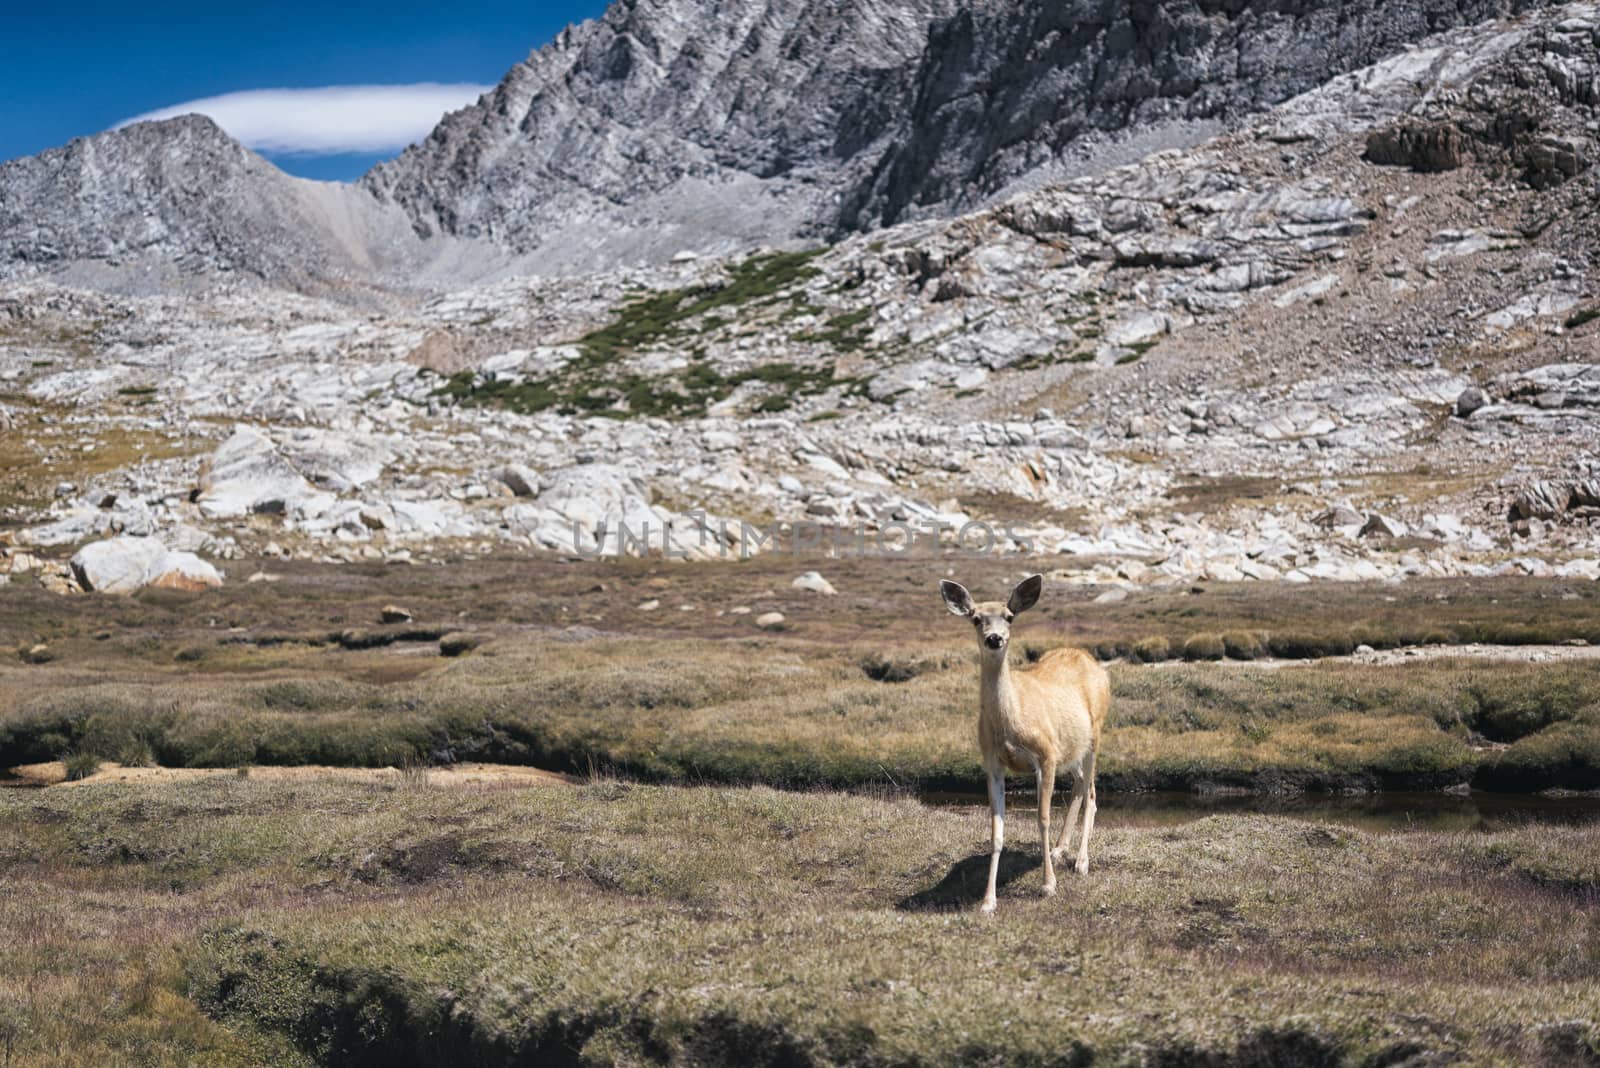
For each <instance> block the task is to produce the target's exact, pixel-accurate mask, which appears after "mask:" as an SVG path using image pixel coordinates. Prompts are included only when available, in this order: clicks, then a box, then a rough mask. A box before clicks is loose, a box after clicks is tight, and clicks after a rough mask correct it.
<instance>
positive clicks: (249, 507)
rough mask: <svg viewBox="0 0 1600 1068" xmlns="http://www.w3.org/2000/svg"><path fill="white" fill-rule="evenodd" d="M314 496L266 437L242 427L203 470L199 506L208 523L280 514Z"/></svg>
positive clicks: (219, 447)
mask: <svg viewBox="0 0 1600 1068" xmlns="http://www.w3.org/2000/svg"><path fill="white" fill-rule="evenodd" d="M314 492H316V491H315V488H314V487H313V486H312V485H311V483H309V482H307V481H306V480H305V479H304V478H302V477H301V475H300V472H299V471H297V470H296V469H295V467H294V465H293V464H291V463H290V462H289V461H288V460H287V459H285V458H284V457H283V455H282V454H280V453H279V452H278V450H277V448H276V447H275V446H274V445H273V444H272V439H271V438H269V437H267V436H266V435H265V434H263V433H261V432H260V431H259V430H255V429H252V428H251V427H247V426H241V427H239V428H238V429H237V430H235V431H234V432H233V436H232V437H230V438H229V439H228V440H227V441H224V442H223V443H222V444H221V445H219V446H217V451H216V452H214V453H212V454H211V456H210V457H209V458H208V459H207V460H206V462H205V464H204V465H203V466H202V468H201V471H200V496H199V499H198V503H199V505H200V511H201V513H202V514H204V515H206V516H208V517H210V518H212V519H233V518H237V517H239V516H244V515H248V514H250V513H251V512H263V513H272V514H281V513H283V512H287V511H288V510H289V509H290V508H291V507H292V506H293V505H294V503H295V502H296V501H298V500H300V499H302V498H304V497H307V496H309V495H311V494H312V493H314Z"/></svg>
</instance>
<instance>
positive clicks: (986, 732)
mask: <svg viewBox="0 0 1600 1068" xmlns="http://www.w3.org/2000/svg"><path fill="white" fill-rule="evenodd" d="M939 589H940V593H941V594H942V595H943V597H944V603H945V606H946V607H947V608H949V609H950V611H951V612H953V613H954V614H956V615H958V616H964V617H966V618H967V619H969V620H971V621H972V625H973V629H974V630H975V631H976V632H977V637H978V656H979V662H980V665H981V668H980V672H979V689H978V748H979V751H980V752H981V753H982V756H983V770H984V773H985V775H986V776H987V777H988V785H989V814H990V829H991V836H990V852H989V886H988V889H987V890H986V891H985V892H984V895H983V903H982V904H981V905H980V906H979V910H980V911H982V912H985V913H989V912H993V911H994V909H995V881H996V879H997V878H998V877H999V873H1000V852H1001V850H1002V849H1003V848H1004V847H1005V838H1006V772H1008V771H1011V772H1016V773H1018V774H1025V773H1027V772H1030V771H1031V772H1033V775H1034V778H1035V780H1036V781H1037V782H1038V786H1039V842H1040V849H1041V851H1042V852H1043V853H1044V893H1045V895H1046V896H1050V895H1052V894H1054V893H1055V892H1056V872H1055V864H1054V861H1055V860H1057V859H1061V858H1064V857H1066V855H1067V850H1068V847H1069V846H1070V845H1071V843H1072V827H1073V824H1074V823H1075V822H1076V821H1077V819H1078V814H1079V812H1080V810H1081V811H1082V814H1083V834H1082V836H1081V837H1080V838H1079V840H1078V855H1077V860H1076V865H1075V866H1076V868H1077V871H1078V874H1079V875H1083V874H1087V873H1088V871H1089V836H1090V834H1091V833H1092V832H1093V831H1094V814H1095V808H1096V805H1095V790H1094V762H1095V755H1096V754H1097V753H1098V752H1099V750H1100V731H1101V728H1102V727H1103V726H1104V725H1105V721H1106V713H1107V711H1108V710H1109V709H1110V707H1111V683H1110V680H1109V679H1108V678H1107V677H1106V672H1105V669H1104V668H1102V667H1101V666H1100V665H1099V664H1098V663H1096V662H1095V659H1094V657H1092V656H1090V655H1089V654H1088V653H1086V652H1084V651H1083V650H1082V649H1072V648H1062V649H1052V650H1050V651H1049V652H1047V653H1045V654H1044V656H1042V657H1040V658H1039V661H1038V662H1037V663H1036V664H1034V665H1033V666H1032V667H1029V668H1021V669H1018V670H1016V671H1013V670H1012V669H1011V665H1010V663H1009V662H1008V660H1007V651H1008V647H1009V646H1010V644H1011V623H1012V621H1013V620H1015V619H1016V617H1017V616H1018V615H1020V614H1022V613H1023V612H1026V611H1027V610H1028V609H1030V608H1032V607H1033V606H1034V605H1035V604H1037V603H1038V601H1039V595H1040V593H1041V592H1043V589H1044V579H1043V577H1042V576H1039V575H1029V576H1028V577H1027V578H1025V579H1023V580H1022V581H1021V582H1020V583H1018V584H1017V587H1016V588H1015V589H1014V590H1012V591H1011V596H1010V598H1009V599H1008V600H1006V601H1004V602H1000V601H984V602H981V603H974V602H973V600H972V595H971V594H970V593H968V592H967V589H966V587H965V586H962V585H961V584H960V583H959V582H952V581H950V580H949V579H945V580H943V581H942V582H940V584H939ZM1058 771H1069V772H1071V773H1072V775H1073V780H1074V781H1073V788H1072V801H1071V803H1070V804H1069V805H1068V806H1067V819H1066V822H1065V823H1064V824H1062V826H1061V835H1060V837H1059V838H1058V839H1057V840H1056V847H1055V850H1054V851H1052V850H1051V849H1050V797H1051V794H1052V793H1053V792H1054V790H1055V783H1056V773H1057V772H1058Z"/></svg>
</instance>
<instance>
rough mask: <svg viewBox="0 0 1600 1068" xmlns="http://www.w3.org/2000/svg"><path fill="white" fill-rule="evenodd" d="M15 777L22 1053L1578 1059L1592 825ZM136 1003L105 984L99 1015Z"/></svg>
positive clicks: (10, 803)
mask: <svg viewBox="0 0 1600 1068" xmlns="http://www.w3.org/2000/svg"><path fill="white" fill-rule="evenodd" d="M444 779H445V776H444V774H442V773H435V774H434V776H433V778H432V779H431V780H430V779H428V778H426V777H417V778H414V779H412V780H409V781H408V783H407V785H404V786H401V787H398V788H395V787H379V786H370V785H368V786H362V785H358V784H349V783H333V782H320V783H309V784H294V785H289V784H281V783H262V782H254V781H252V780H250V779H248V778H243V779H241V778H236V777H229V778H223V779H217V780H209V781H205V782H194V783H185V784H180V785H173V786H164V787H139V788H131V787H109V786H87V787H75V788H61V789H52V790H48V791H37V792H30V793H27V794H20V793H19V792H7V793H0V887H3V888H4V890H5V893H3V894H0V912H3V913H4V916H5V920H6V922H7V925H8V929H10V930H13V931H17V932H19V937H17V938H14V939H8V940H7V942H6V943H5V944H4V945H3V946H0V1006H3V1007H4V1009H3V1011H4V1013H6V1014H8V1015H5V1016H0V1019H9V1020H10V1021H12V1023H10V1024H9V1025H8V1026H9V1027H10V1028H11V1033H12V1035H13V1044H14V1047H15V1056H16V1057H17V1059H18V1063H27V1064H40V1065H50V1064H56V1065H78V1064H98V1063H109V1062H111V1061H113V1060H119V1059H120V1060H123V1061H137V1062H139V1063H153V1064H180V1063H194V1062H196V1061H199V1060H203V1061H205V1062H206V1063H217V1064H227V1063H239V1064H243V1063H252V1064H260V1063H281V1064H299V1063H305V1062H307V1061H311V1060H314V1061H315V1062H316V1063H324V1064H386V1065H432V1064H439V1065H443V1064H452V1065H457V1064H475V1065H496V1064H510V1063H530V1062H540V1063H543V1062H558V1063H685V1062H693V1063H783V1064H830V1063H847V1062H848V1063H871V1064H957V1063H962V1064H966V1063H1008V1064H1045V1063H1049V1064H1062V1063H1070V1064H1088V1063H1091V1062H1093V1063H1096V1064H1121V1063H1143V1064H1148V1063H1219V1064H1220V1063H1237V1062H1248V1063H1263V1064H1265V1063H1295V1064H1345V1063H1349V1064H1360V1063H1368V1064H1378V1063H1399V1062H1401V1061H1403V1060H1407V1059H1408V1058H1409V1059H1412V1060H1415V1061H1416V1062H1418V1063H1443V1062H1450V1063H1507V1062H1515V1063H1550V1064H1566V1063H1585V1061H1584V1060H1583V1058H1584V1057H1592V1056H1594V1051H1595V1050H1596V1048H1597V1047H1600V1011H1597V1006H1600V985H1597V982H1596V978H1595V977H1596V975H1597V974H1600V941H1597V933H1600V914H1597V911H1596V910H1597V908H1600V869H1597V868H1596V866H1595V860H1594V858H1595V857H1596V856H1597V855H1600V848H1597V847H1600V830H1596V829H1587V830H1552V829H1549V828H1529V829H1525V830H1518V831H1511V832H1504V833H1499V834H1493V835H1481V836H1460V835H1442V834H1425V833H1417V834H1396V835H1368V834H1363V833H1360V832H1355V831H1350V830H1346V829H1341V828H1336V827H1326V826H1316V825H1310V824H1304V823H1298V822H1295V821H1292V820H1284V819H1272V818H1265V817H1249V816H1217V817H1209V818H1206V819H1203V820H1200V821H1197V822H1194V823H1191V824H1187V825H1183V826H1180V827H1168V828H1144V829H1133V828H1119V827H1116V826H1114V825H1113V826H1109V827H1106V828H1104V829H1102V831H1101V832H1100V833H1099V834H1098V835H1097V839H1096V841H1097V847H1096V850H1095V864H1094V867H1093V869H1092V870H1091V872H1090V874H1089V875H1088V876H1086V877H1078V876H1073V875H1070V874H1069V875H1068V876H1067V877H1065V879H1064V881H1063V885H1062V892H1061V894H1060V895H1059V896H1057V897H1056V898H1053V899H1045V898H1042V897H1041V896H1040V895H1039V889H1038V887H1039V873H1038V871H1037V865H1038V855H1037V852H1036V848H1035V843H1034V842H1033V840H1032V838H1031V830H1030V829H1028V828H1025V827H1023V826H1021V824H1023V823H1025V822H1026V821H1025V820H1018V821H1016V823H1017V826H1016V827H1015V831H1016V835H1015V837H1014V839H1013V841H1014V843H1015V848H1013V849H1011V850H1009V851H1008V853H1007V855H1006V861H1005V864H1004V866H1003V869H1002V870H1003V876H1004V884H1005V885H1004V886H1003V889H1002V893H1001V908H1000V912H999V914H998V915H997V916H995V917H993V918H991V919H988V920H985V919H983V918H981V917H978V916H976V915H973V914H971V913H970V912H969V911H967V910H968V908H969V907H970V905H971V904H972V903H973V902H974V901H975V899H976V897H977V895H978V894H979V893H981V880H982V877H983V870H982V869H983V866H984V857H983V854H982V850H983V849H984V848H985V847H984V844H983V841H984V833H985V832H984V828H983V826H982V822H983V821H982V820H980V819H979V818H977V817H975V816H974V815H972V814H969V813H959V812H951V811H944V810H932V809H926V808H923V807H922V806H919V805H917V804H915V803H912V802H909V801H901V800H893V799H884V798H870V797H859V796H844V795H819V794H811V795H807V794H794V793H778V792H773V791H770V790H767V789H763V788H755V789H711V788H705V789H674V788H664V787H650V786H638V785H627V784H620V783H598V784H595V785H592V786H587V787H580V788H576V789H569V788H549V789H542V790H541V789H535V790H524V791H507V790H493V791H479V790H460V789H447V788H444V787H443V786H442V785H441V783H442V782H443V781H444ZM108 1004H109V1005H114V1006H116V1008H115V1010H114V1011H111V1012H109V1013H107V1012H106V1006H107V1005H108Z"/></svg>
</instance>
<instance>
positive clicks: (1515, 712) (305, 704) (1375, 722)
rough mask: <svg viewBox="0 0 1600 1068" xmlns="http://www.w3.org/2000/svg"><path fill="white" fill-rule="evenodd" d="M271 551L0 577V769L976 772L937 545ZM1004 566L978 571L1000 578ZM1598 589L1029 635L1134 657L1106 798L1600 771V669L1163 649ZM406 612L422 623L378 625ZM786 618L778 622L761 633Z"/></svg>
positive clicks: (1116, 608)
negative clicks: (130, 578) (239, 578)
mask: <svg viewBox="0 0 1600 1068" xmlns="http://www.w3.org/2000/svg"><path fill="white" fill-rule="evenodd" d="M270 566H271V567H272V568H273V569H274V570H275V573H278V574H280V581H277V582H270V583H268V582H261V583H253V584H251V583H237V584H232V585H230V586H228V587H226V588H225V589H224V590H222V591H219V592H218V593H217V594H215V595H200V596H196V595H174V594H171V593H168V592H164V591H151V592H146V593H142V594H140V595H138V596H136V597H133V598H126V599H120V598H102V597H80V598H68V599H62V598H57V597H53V596H51V595H48V594H44V593H43V592H42V591H37V590H29V589H26V588H24V589H16V588H10V589H8V590H6V591H5V592H4V593H3V594H0V596H3V597H4V598H5V599H6V605H5V607H6V609H7V611H5V612H3V613H0V641H3V642H8V643H11V644H12V645H13V647H14V648H18V649H21V650H23V651H24V652H25V654H26V655H25V656H18V657H15V658H5V659H3V660H0V766H5V765H10V764H20V763H28V762H33V761H40V760H49V759H59V758H63V757H66V756H69V755H79V756H83V755H84V754H87V755H88V756H95V757H99V758H101V759H107V760H116V761H119V762H122V763H129V764H149V763H155V764H161V765H170V766H213V767H216V766H220V767H229V766H242V765H250V764H331V765H346V766H384V765H390V764H394V765H419V764H420V765H428V764H434V763H439V762H448V761H450V760H491V761H503V762H515V763H528V764H535V765H538V766H541V767H548V768H553V769H558V770H567V771H578V772H586V771H588V770H589V769H591V768H593V767H601V768H608V769H613V770H616V771H619V772H624V773H626V774H628V775H630V776H634V777H638V778H640V779H644V780H649V781H661V782H722V783H765V784H769V785H778V786H788V787H797V786H798V787H805V786H830V787H862V786H871V785H883V786H890V787H899V788H914V787H924V788H934V789H974V788H980V787H981V778H980V777H979V774H978V768H977V763H976V747H975V745H974V743H973V720H974V716H975V711H974V702H975V698H974V694H975V687H976V681H975V679H976V666H975V663H974V659H973V653H972V648H971V640H970V635H968V634H967V632H966V630H965V629H964V628H962V627H961V626H960V625H959V623H957V622H956V621H953V620H952V619H951V618H950V617H949V615H948V613H946V612H945V611H944V610H943V608H942V607H940V606H939V605H937V604H936V603H935V597H934V594H933V593H932V592H930V589H929V579H928V575H929V562H927V561H920V562H919V561H898V560H878V561H870V560H839V561H832V562H828V563H827V564H825V565H824V566H825V567H826V568H827V570H828V573H829V575H830V576H831V578H832V581H834V582H835V584H836V585H837V586H838V587H839V589H840V591H841V592H840V594H839V595H838V596H836V597H820V596H818V595H816V594H813V593H809V592H805V591H800V590H794V589H792V588H790V587H789V586H788V584H787V579H788V578H789V577H791V576H792V574H793V572H794V570H795V565H794V564H793V563H792V562H787V561H763V560H757V561H752V562H751V563H750V564H749V565H712V566H709V567H699V566H695V565H683V566H681V567H672V566H663V565H661V564H659V563H650V562H646V561H619V562H610V563H599V562H581V563H571V564H563V563H560V562H558V561H553V560H549V559H532V560H511V561H472V562H462V563H461V564H459V565H456V566H454V567H451V568H442V567H418V568H405V567H387V568H385V567H381V566H374V567H363V566H350V567H342V568H329V567H312V566H305V565H298V564H284V565H279V564H272V565H270ZM987 566H988V567H989V568H990V569H991V571H988V572H986V571H983V570H982V569H980V568H977V567H976V565H975V566H974V570H975V571H976V572H977V573H976V574H975V575H974V576H973V578H974V583H975V586H976V588H979V589H983V590H998V589H1002V588H1003V587H1004V584H1005V579H1006V575H1005V574H1003V573H1002V572H1001V570H1000V569H999V568H998V567H997V566H996V565H993V564H989V565H987ZM280 567H281V568H282V570H281V572H278V571H277V570H276V569H278V568H280ZM1594 586H1595V584H1594V583H1578V584H1572V583H1551V582H1535V581H1531V580H1530V581H1526V582H1523V581H1517V580H1496V581H1495V582H1493V583H1479V582H1460V583H1415V584H1406V585H1402V586H1382V587H1351V588H1345V587H1338V588H1329V587H1319V588H1317V589H1315V590H1306V589H1305V588H1289V587H1275V586H1236V587H1214V588H1207V589H1206V590H1205V591H1204V592H1203V593H1198V594H1197V593H1192V592H1188V591H1186V590H1178V591H1166V592H1151V593H1146V594H1141V595H1139V596H1136V597H1133V598H1130V599H1129V600H1128V601H1126V602H1122V603H1120V604H1110V605H1097V604H1093V603H1091V602H1090V601H1088V600H1087V596H1088V595H1087V594H1086V593H1085V592H1084V591H1082V590H1080V589H1077V588H1074V587H1071V586H1068V585H1063V584H1053V585H1051V586H1050V587H1049V589H1048V590H1047V592H1046V598H1045V607H1044V608H1043V610H1041V611H1039V612H1037V613H1031V615H1032V616H1033V618H1032V619H1029V618H1028V617H1024V622H1023V624H1022V626H1021V627H1020V628H1019V639H1018V647H1017V653H1018V656H1019V657H1022V656H1025V655H1027V654H1030V653H1037V652H1038V651H1039V650H1041V649H1044V648H1048V647H1050V646H1052V645H1056V644H1061V643H1065V642H1074V643H1078V644H1088V645H1099V646H1111V647H1112V648H1111V650H1110V651H1112V652H1115V651H1118V650H1120V649H1122V648H1123V647H1124V646H1127V647H1128V649H1129V650H1130V652H1131V656H1132V659H1131V661H1129V662H1124V663H1119V664H1114V665H1113V666H1112V668H1111V671H1112V676H1113V686H1114V692H1115V706H1114V711H1113V716H1112V727H1111V730H1110V733H1109V735H1108V737H1107V740H1106V750H1105V753H1104V755H1103V759H1102V761H1101V764H1100V768H1101V774H1102V776H1103V778H1102V782H1103V783H1104V784H1105V785H1106V786H1107V787H1108V788H1110V789H1118V790H1140V789H1202V790H1204V789H1212V788H1242V789H1252V790H1272V791H1281V790H1291V791H1292V790H1319V789H1327V790H1374V789H1395V788H1402V789H1434V788H1438V787H1443V786H1451V785H1457V784H1462V783H1471V784H1473V785H1475V786H1479V787H1484V788H1490V789H1496V790H1538V789H1545V788H1549V787H1567V788H1575V789H1591V788H1596V787H1600V664H1597V663H1596V662H1594V661H1588V662H1571V663H1544V664H1532V663H1522V664H1512V663H1493V662H1487V661H1483V660H1467V659H1462V660H1459V661H1450V660H1439V659H1431V658H1430V659H1427V660H1421V659H1419V660H1417V661H1412V662H1406V663H1403V664H1396V665H1389V666H1379V665H1372V664H1360V663H1352V662H1349V661H1340V660H1336V659H1335V660H1326V661H1321V662H1318V663H1315V664H1311V665H1304V664H1302V665H1298V666H1294V667H1288V668H1281V669H1272V670H1269V669H1260V668H1255V667H1250V666H1247V665H1242V664H1239V663H1214V662H1205V661H1204V660H1200V662H1194V663H1188V664H1185V663H1172V662H1166V663H1158V664H1150V665H1148V666H1147V665H1146V664H1144V663H1142V661H1160V660H1162V659H1163V658H1170V657H1173V656H1178V657H1182V656H1184V655H1189V656H1191V657H1194V658H1205V657H1212V656H1218V657H1225V658H1227V659H1228V660H1230V661H1237V660H1240V659H1246V658H1252V657H1257V656H1261V655H1263V654H1267V653H1271V652H1273V651H1274V650H1276V651H1278V652H1286V651H1287V652H1293V653H1295V654H1296V655H1305V654H1308V653H1310V652H1314V651H1319V650H1324V649H1325V648H1328V647H1332V646H1338V647H1339V648H1345V649H1347V648H1349V647H1350V644H1351V643H1352V642H1353V641H1354V639H1355V638H1356V637H1358V636H1360V637H1363V638H1366V639H1370V640H1371V641H1373V642H1376V643H1377V644H1380V645H1381V644H1385V643H1386V639H1385V637H1384V636H1385V635H1386V636H1387V638H1388V639H1392V640H1401V639H1402V638H1408V637H1411V636H1413V635H1412V634H1411V631H1412V630H1415V629H1416V628H1418V627H1421V626H1423V625H1424V624H1426V625H1427V626H1429V627H1432V628H1436V629H1437V628H1454V633H1456V634H1458V635H1467V636H1471V637H1485V636H1498V637H1500V638H1502V639H1504V638H1507V637H1516V636H1517V635H1518V634H1521V635H1522V636H1523V637H1529V636H1531V635H1532V634H1533V631H1528V630H1524V631H1521V632H1519V631H1516V630H1515V628H1518V627H1523V628H1527V627H1529V626H1530V624H1529V623H1528V622H1527V621H1530V620H1532V621H1537V624H1538V634H1539V635H1540V636H1543V637H1556V636H1561V635H1571V634H1574V633H1576V632H1587V631H1586V628H1591V627H1595V626H1600V624H1596V622H1595V620H1596V619H1600V612H1596V610H1595V608H1596V606H1595V604H1594V600H1593V594H1594V589H1593V587H1594ZM391 602H398V603H400V604H402V605H403V606H405V607H406V608H408V609H409V610H410V611H411V612H412V613H413V615H414V617H415V618H414V620H413V621H412V622H410V623H404V624H397V625H392V626H386V625H382V624H380V623H378V622H377V620H378V617H379V614H380V609H381V607H382V606H383V605H385V604H387V603H391ZM650 602H655V604H656V607H655V608H654V609H648V608H645V607H642V606H643V605H646V604H649V603H650ZM683 606H688V607H689V608H691V609H692V610H690V611H683V610H681V609H682V608H683ZM730 608H746V609H749V611H748V612H730V611H727V609H730ZM768 610H777V611H781V612H782V613H783V614H784V615H785V617H786V619H785V623H784V628H785V629H783V630H782V631H780V632H776V633H764V632H761V631H759V630H757V629H756V628H755V626H754V624H753V623H752V622H751V620H752V618H753V617H754V616H755V615H756V614H759V613H761V612H764V611H768ZM719 612H720V613H721V614H719ZM1291 628H1297V629H1291ZM1293 634H1299V635H1300V636H1301V637H1300V638H1295V639H1294V640H1293V641H1291V640H1290V638H1289V637H1286V636H1287V635H1293ZM1169 636H1170V637H1169ZM1420 636H1425V635H1420ZM1597 637H1600V635H1597ZM40 644H42V645H43V646H44V647H45V650H46V652H45V654H44V655H43V656H40V655H38V654H37V653H36V652H35V647H36V646H37V645H40ZM446 653H455V654H459V655H454V656H451V655H443V654H446ZM84 759H87V757H86V756H85V757H84Z"/></svg>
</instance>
